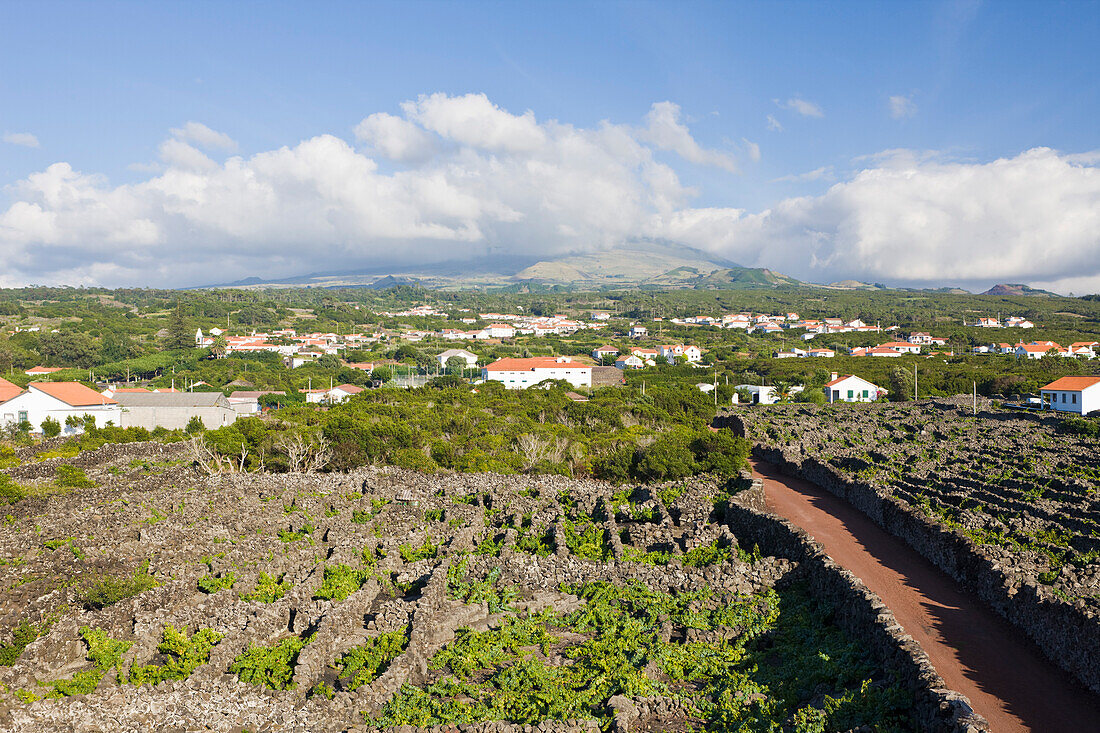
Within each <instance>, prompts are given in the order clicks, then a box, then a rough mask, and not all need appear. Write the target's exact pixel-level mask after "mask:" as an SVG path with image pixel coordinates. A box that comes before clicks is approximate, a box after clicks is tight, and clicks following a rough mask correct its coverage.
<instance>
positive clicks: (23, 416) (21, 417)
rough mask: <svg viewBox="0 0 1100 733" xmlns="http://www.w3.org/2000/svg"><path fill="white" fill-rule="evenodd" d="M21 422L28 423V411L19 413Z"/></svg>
mask: <svg viewBox="0 0 1100 733" xmlns="http://www.w3.org/2000/svg"><path fill="white" fill-rule="evenodd" d="M19 422H27V411H26V410H20V411H19Z"/></svg>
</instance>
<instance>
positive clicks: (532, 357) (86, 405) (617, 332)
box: [0, 305, 1100, 435]
mask: <svg viewBox="0 0 1100 733" xmlns="http://www.w3.org/2000/svg"><path fill="white" fill-rule="evenodd" d="M376 315H377V316H378V317H380V318H390V319H411V318H420V319H434V320H436V321H443V322H446V321H452V320H457V321H459V322H460V323H461V324H462V326H463V327H462V328H451V327H447V326H441V327H439V328H436V329H433V330H417V329H397V330H395V329H387V328H382V327H380V326H374V327H371V326H367V327H365V328H359V329H351V330H350V332H348V333H337V332H316V331H310V332H300V331H298V330H295V329H290V328H278V329H272V330H267V331H257V330H248V332H247V333H241V329H239V328H238V329H236V332H231V331H230V330H229V329H222V328H220V327H211V328H208V329H207V330H206V331H204V330H203V329H202V328H199V329H197V330H196V332H195V336H194V346H195V347H196V348H197V349H205V350H207V351H208V352H209V354H210V357H211V358H214V359H228V358H232V357H234V356H238V355H248V354H263V353H269V354H274V355H276V356H277V357H278V358H279V359H280V360H281V363H282V365H283V367H284V368H285V369H288V370H297V369H299V368H301V367H304V366H309V365H315V364H330V365H331V364H335V365H337V366H339V367H341V368H345V369H350V370H355V371H357V372H361V373H366V374H367V375H369V377H366V378H365V380H364V379H359V380H354V381H355V382H356V383H336V381H335V380H333V379H332V378H330V379H329V384H327V385H322V384H317V385H316V386H314V384H313V380H312V378H310V379H309V380H308V384H307V386H306V388H305V389H304V390H298V392H299V393H300V394H299V397H300V398H302V399H303V400H304V402H305V403H306V404H315V405H318V406H325V405H333V404H339V403H341V402H344V401H346V400H348V399H349V398H351V397H354V396H355V395H357V394H359V393H361V392H362V391H363V390H364V389H369V388H372V387H379V386H383V385H384V384H390V385H391V386H403V387H409V386H420V385H422V384H424V383H426V381H427V380H428V378H429V377H430V374H431V373H432V372H434V373H435V374H443V373H451V374H453V373H458V374H460V375H461V376H462V377H464V378H465V377H469V378H470V379H471V380H472V382H473V383H474V384H475V385H476V384H477V383H481V382H499V383H501V384H502V385H503V386H504V387H505V388H506V389H526V388H529V387H533V386H536V385H539V384H542V383H544V382H546V381H547V380H562V381H563V382H566V383H568V384H569V385H571V386H572V387H574V388H577V389H583V390H591V389H595V388H599V387H610V386H617V385H621V384H625V383H626V381H627V379H626V376H625V375H626V373H627V372H631V371H640V370H647V369H648V370H658V371H659V370H660V369H661V368H662V367H673V366H684V367H690V368H695V369H697V370H701V371H703V372H704V373H705V372H706V371H707V370H711V371H715V370H714V369H713V367H714V366H715V361H714V359H713V358H712V357H713V353H711V354H710V355H708V352H713V350H714V349H715V348H716V347H719V346H720V345H721V344H722V343H723V341H724V340H723V338H722V337H721V336H720V335H717V334H715V333H714V332H716V331H717V332H718V333H721V332H723V331H728V330H736V331H738V332H741V333H743V334H745V335H746V336H754V337H762V338H765V339H766V338H768V337H776V336H780V335H783V336H793V337H794V338H795V339H796V343H797V342H802V343H804V344H806V346H807V347H808V348H799V347H797V346H793V345H792V346H789V347H786V348H783V349H780V350H775V351H772V352H770V357H771V358H772V359H776V360H781V359H823V358H825V359H833V358H835V357H837V356H838V353H843V354H844V355H845V356H847V357H868V358H894V359H897V358H901V357H904V356H918V357H922V358H925V359H934V358H945V357H954V356H955V355H956V351H955V350H953V349H952V348H950V346H949V340H948V339H947V338H945V337H940V336H937V335H934V334H933V333H930V332H928V331H917V330H914V331H911V332H909V333H902V332H901V331H900V329H899V327H898V326H896V325H889V326H882V325H881V324H878V323H876V324H873V325H872V324H870V323H868V322H866V321H864V320H862V319H859V318H855V319H847V320H846V319H842V318H839V317H825V318H819V319H804V318H802V317H800V316H799V314H798V313H794V312H787V313H781V314H764V313H751V312H741V313H728V314H725V315H722V316H708V315H698V316H688V317H681V318H669V319H668V320H667V321H666V320H665V319H663V318H659V317H655V318H653V319H652V320H651V321H644V322H639V321H637V320H630V319H624V318H621V317H619V316H617V315H616V314H613V313H610V312H607V311H600V310H592V311H589V312H587V313H586V316H587V317H577V316H572V317H570V316H566V315H538V316H536V315H533V314H523V313H500V312H474V311H472V310H470V309H465V308H462V309H458V310H453V311H451V312H450V313H448V312H447V311H444V310H440V309H438V308H436V307H432V306H429V305H421V306H416V307H412V308H408V309H404V310H387V311H380V312H379V313H377V314H376ZM963 326H965V327H967V328H974V329H991V328H1000V329H1024V330H1026V329H1032V328H1035V324H1034V323H1033V322H1032V321H1031V320H1028V319H1025V318H1022V317H1018V316H1010V317H1006V318H1004V319H1001V318H999V317H998V318H989V317H978V318H977V319H974V320H971V321H965V320H964V322H963ZM666 327H667V328H668V329H669V330H670V331H671V330H677V331H678V332H681V333H684V332H688V333H690V330H691V329H704V330H705V331H707V332H708V338H707V339H706V343H707V344H708V348H704V347H701V346H699V345H696V344H692V343H662V342H661V341H662V340H663V335H664V331H665V329H666ZM31 329H34V330H38V327H37V326H32V327H23V328H20V327H18V326H17V327H16V329H15V332H19V331H21V330H22V331H27V330H31ZM13 333H14V332H13ZM578 333H590V334H591V336H589V337H588V338H593V337H597V338H604V339H606V340H607V341H608V343H603V344H601V345H599V346H596V347H594V348H592V349H591V350H590V351H589V352H588V353H587V354H553V353H551V354H549V355H536V354H527V353H523V354H520V355H516V356H511V355H509V356H497V357H493V356H492V355H491V354H492V353H494V352H492V351H487V350H486V348H492V347H496V346H501V345H507V346H510V347H522V346H523V344H524V343H525V342H527V341H531V342H532V343H535V340H538V339H546V338H547V337H551V338H553V337H572V336H575V335H577V334H578ZM880 333H881V334H888V335H889V336H890V340H886V341H883V342H881V343H878V344H877V345H870V346H849V347H847V348H844V349H842V350H840V349H838V348H830V347H826V346H817V347H812V342H813V341H814V340H817V339H825V338H828V337H835V336H838V335H840V334H855V335H863V334H880ZM447 342H467V343H468V344H469V348H459V347H447V348H439V347H438V346H437V347H435V348H434V349H433V348H432V345H434V344H439V345H440V346H446V344H447ZM616 342H617V343H616ZM402 343H404V344H418V345H420V346H421V347H422V348H426V349H428V350H430V351H434V353H433V354H432V357H431V358H432V363H433V365H434V366H433V367H432V368H426V367H424V366H423V365H420V366H418V367H416V368H413V369H410V368H407V367H406V369H405V372H406V375H405V377H404V379H403V380H400V381H399V380H397V379H394V378H393V376H392V371H393V370H394V369H398V370H400V368H401V367H402V365H401V364H400V363H399V362H397V361H396V360H394V359H385V358H380V359H373V360H370V361H358V360H351V359H348V358H346V356H347V355H348V354H352V353H364V352H363V350H364V349H372V348H373V349H377V348H379V347H380V346H383V345H384V346H389V347H392V346H393V345H399V344H402ZM471 349H473V350H471ZM523 350H524V352H527V351H529V349H527V348H524V349H523ZM969 353H970V354H971V355H989V356H1001V357H1010V358H1013V359H1016V360H1041V359H1043V358H1048V357H1061V358H1073V359H1084V360H1091V359H1095V358H1096V357H1097V356H1098V353H1100V343H1098V342H1096V341H1077V342H1074V343H1071V344H1069V345H1068V346H1061V345H1060V344H1058V343H1056V342H1054V341H1050V340H1034V341H1030V342H1027V343H1025V342H1024V341H1023V340H1022V339H1014V342H1010V341H1002V342H991V343H989V344H984V343H979V344H978V345H975V346H972V347H971V348H970V349H969ZM765 355H766V354H765ZM387 370H389V372H391V374H390V376H389V378H387V376H386V373H387ZM58 372H65V368H64V367H58V366H41V365H40V366H35V367H32V368H29V369H26V370H25V372H24V374H25V375H26V376H28V377H30V378H31V379H32V380H33V381H30V382H29V383H27V384H26V385H25V388H23V387H19V386H17V385H16V384H14V383H12V382H10V381H6V380H4V381H0V424H3V425H24V426H25V425H28V424H29V425H30V428H29V429H30V430H31V431H33V432H35V433H39V432H43V431H44V430H49V431H51V432H52V431H53V429H54V428H52V426H53V425H58V426H60V431H59V432H60V433H61V434H66V435H67V434H73V433H77V432H79V431H81V430H82V429H83V426H84V424H85V422H86V421H88V420H94V421H95V424H97V425H108V424H109V425H117V426H120V427H140V428H145V429H148V430H152V429H155V428H158V427H159V428H163V429H168V430H181V429H185V428H187V427H188V426H191V427H198V426H201V427H202V428H203V429H217V428H219V427H223V426H225V425H228V424H230V423H232V422H234V421H235V420H237V419H238V418H241V417H249V416H255V415H259V414H262V412H263V411H264V409H265V405H270V400H271V399H273V398H274V399H278V398H279V397H285V396H286V394H287V391H286V390H265V389H253V388H252V387H253V385H252V384H251V383H249V382H247V381H244V380H237V381H235V382H232V383H230V384H227V385H211V384H208V383H206V382H203V381H196V380H192V381H190V382H188V383H183V382H182V381H181V383H180V384H176V383H175V381H174V380H172V381H171V382H170V384H169V386H153V385H150V384H133V383H121V384H120V383H102V382H96V383H95V387H96V388H93V387H92V386H89V384H92V383H91V382H88V383H85V382H83V381H52V380H54V379H57V378H58V377H59V376H61V375H59V374H58ZM412 372H416V373H415V374H413V373H412ZM715 374H716V371H715ZM89 376H93V375H92V374H91V373H90V374H89ZM1068 378H1069V379H1071V380H1075V381H1073V382H1072V384H1071V383H1069V382H1064V381H1062V380H1055V381H1052V382H1050V383H1048V384H1046V385H1045V386H1043V387H1042V389H1041V390H1039V393H1038V394H1037V395H1036V396H1035V397H1032V398H1031V403H1032V405H1033V406H1038V407H1043V408H1049V409H1053V410H1057V411H1069V412H1077V413H1081V414H1087V413H1088V412H1090V411H1092V410H1094V409H1097V408H1098V407H1100V405H1098V404H1097V402H1096V401H1097V400H1098V399H1100V397H1097V396H1096V395H1097V394H1100V387H1098V383H1100V378H1096V377H1068ZM726 381H727V382H728V377H727V378H726ZM694 384H695V385H696V386H697V387H698V388H699V389H700V390H701V391H704V392H707V393H710V392H715V398H717V386H718V385H717V379H716V378H714V379H706V378H704V379H696V380H694ZM1067 385H1068V386H1067ZM732 386H733V388H734V390H735V391H734V392H733V394H732V395H731V397H730V401H732V402H734V403H737V402H738V401H747V402H749V403H751V404H759V405H768V404H774V403H776V402H783V401H789V400H794V399H809V398H811V397H812V394H811V393H810V392H805V393H804V390H805V389H806V388H805V387H804V386H802V385H798V384H790V385H778V386H777V385H770V384H767V383H747V382H741V383H735V384H733V385H732ZM1070 387H1073V388H1072V389H1071V388H1070ZM814 390H815V392H816V393H820V394H821V397H823V401H824V402H873V401H876V400H880V399H886V398H888V397H889V396H890V390H889V389H887V388H885V387H883V386H881V385H878V384H875V383H873V382H872V381H870V380H869V379H867V378H865V376H860V375H858V374H839V373H838V372H837V371H832V372H831V373H830V375H829V378H828V379H827V380H826V381H825V383H824V385H823V386H822V387H821V388H814ZM800 393H803V394H802V396H801V397H799V395H800ZM813 399H814V400H815V401H816V400H817V399H818V398H816V397H814V398H813ZM44 424H45V426H47V427H44Z"/></svg>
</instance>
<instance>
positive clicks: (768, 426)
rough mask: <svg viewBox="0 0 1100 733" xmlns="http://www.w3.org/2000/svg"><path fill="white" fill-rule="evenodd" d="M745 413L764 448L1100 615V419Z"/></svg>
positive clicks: (871, 409) (851, 411)
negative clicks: (824, 471)
mask: <svg viewBox="0 0 1100 733" xmlns="http://www.w3.org/2000/svg"><path fill="white" fill-rule="evenodd" d="M965 402H966V404H963V403H962V401H959V402H957V403H956V402H951V401H947V400H940V401H928V402H922V403H917V404H875V405H866V406H859V407H852V406H848V405H838V406H829V407H823V408H815V407H808V406H789V407H782V406H777V407H774V408H769V409H768V410H766V411H765V410H760V411H754V412H744V413H741V417H742V418H743V419H744V424H745V426H746V433H747V437H749V438H750V439H752V440H753V441H755V442H756V443H758V444H759V445H761V446H764V447H766V448H769V449H775V450H778V451H782V452H784V453H785V454H789V455H792V456H794V455H797V456H799V460H805V459H807V458H812V459H816V460H818V461H820V462H821V463H823V464H825V465H826V466H828V467H829V468H830V469H832V470H833V471H835V472H836V473H837V474H838V475H839V476H841V477H844V478H847V479H849V480H854V481H858V482H861V483H864V484H866V485H868V486H871V487H872V488H874V489H875V490H877V491H882V492H885V493H886V494H888V495H890V496H893V497H894V498H896V499H898V500H900V501H902V502H904V504H906V505H907V506H909V507H911V508H912V509H914V510H916V511H918V512H920V513H922V514H923V515H925V516H927V517H929V518H931V519H933V520H934V521H936V522H938V523H939V524H940V525H941V526H942V527H944V528H946V529H948V530H949V531H952V532H956V533H958V534H960V535H962V536H964V537H966V538H969V539H970V540H971V541H972V542H974V543H975V544H976V545H978V546H980V547H981V548H982V550H983V552H985V553H987V554H988V555H989V556H990V557H992V558H994V559H995V561H996V562H997V564H998V565H999V566H1002V567H1004V568H1005V569H1006V571H1007V572H1009V573H1011V574H1012V575H1013V577H1015V578H1017V579H1019V580H1025V579H1026V580H1032V581H1037V582H1038V584H1039V587H1040V588H1041V589H1043V590H1042V592H1043V593H1045V595H1046V596H1048V597H1050V598H1051V599H1056V600H1059V601H1062V602H1065V603H1068V604H1073V605H1074V606H1076V607H1078V608H1080V609H1082V610H1084V611H1085V612H1087V613H1091V614H1095V613H1097V612H1100V441H1098V438H1097V435H1096V429H1095V428H1096V424H1097V423H1096V421H1095V420H1094V419H1088V420H1083V419H1080V418H1068V419H1063V418H1060V417H1055V416H1050V415H1046V416H1043V415H1036V414H1026V413H1020V412H1010V411H1007V410H1001V409H998V408H996V407H995V406H994V405H993V404H992V403H990V402H988V401H984V400H983V401H982V404H981V409H980V410H979V411H978V412H977V414H972V410H971V406H970V404H969V402H970V401H969V400H966V401H965Z"/></svg>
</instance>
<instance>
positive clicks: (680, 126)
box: [639, 102, 760, 173]
mask: <svg viewBox="0 0 1100 733" xmlns="http://www.w3.org/2000/svg"><path fill="white" fill-rule="evenodd" d="M645 121H646V126H645V128H643V129H642V130H641V131H640V134H639V137H640V138H641V139H642V140H644V141H646V142H649V143H652V144H653V145H655V146H656V147H658V148H660V149H661V150H671V151H672V152H674V153H676V154H677V155H679V156H680V157H681V158H683V159H684V160H687V161H690V162H692V163H697V164H699V165H710V166H714V167H716V168H722V169H724V170H727V171H730V172H731V173H735V172H736V171H737V162H736V161H735V160H734V159H733V157H732V156H730V155H728V154H726V153H723V152H720V151H717V150H707V149H706V148H704V147H702V146H701V145H699V143H697V142H696V141H695V138H694V137H692V136H691V131H689V130H688V128H687V125H685V124H684V123H682V122H681V121H680V106H679V105H677V104H674V103H672V102H658V103H657V104H654V105H653V107H652V108H651V109H650V110H649V113H648V114H646V116H645ZM752 149H753V148H752V147H751V143H750V155H751V154H752ZM756 153H757V155H758V156H759V153H760V150H759V148H757V149H756Z"/></svg>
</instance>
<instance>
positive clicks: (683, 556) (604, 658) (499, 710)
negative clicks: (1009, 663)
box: [0, 444, 920, 733]
mask: <svg viewBox="0 0 1100 733" xmlns="http://www.w3.org/2000/svg"><path fill="white" fill-rule="evenodd" d="M109 448H111V449H112V450H107V449H104V450H103V451H99V452H96V451H93V452H90V453H85V454H82V455H81V459H82V467H81V469H80V470H81V472H82V476H83V477H84V479H85V483H84V484H83V485H82V486H80V487H69V488H66V489H64V490H62V489H60V488H54V489H51V490H50V491H48V492H47V491H37V492H35V491H24V492H23V493H20V494H18V496H22V497H24V498H22V499H21V500H19V501H15V502H14V503H12V504H10V505H9V506H8V508H7V512H9V514H8V518H7V520H6V521H5V522H3V523H2V524H0V588H2V589H3V590H2V591H0V628H3V629H4V631H3V632H2V633H0V642H2V647H0V664H2V665H3V666H0V682H2V683H3V687H2V688H0V690H2V692H0V727H2V728H4V729H8V730H70V729H74V728H81V727H85V726H93V727H94V726H96V725H99V724H101V721H103V720H105V719H110V720H112V721H114V723H113V729H115V730H135V731H137V730H148V729H150V728H151V727H171V726H173V725H175V726H180V727H183V726H184V725H185V724H186V723H187V722H188V721H195V720H202V721H204V723H205V724H206V725H207V726H208V727H209V728H210V729H213V730H226V731H229V730H241V729H247V730H261V729H268V728H270V727H271V726H273V725H276V724H277V725H279V726H281V728H280V729H281V730H302V731H305V730H309V731H318V730H319V731H329V730H331V731H337V730H347V729H351V728H354V729H364V730H365V729H375V728H391V727H395V726H408V725H412V726H417V727H430V726H453V725H456V724H464V723H468V724H478V726H479V727H482V726H494V725H501V724H505V723H507V724H511V725H517V726H523V725H536V724H542V723H544V722H549V723H551V724H553V725H555V726H558V728H556V729H558V730H566V729H569V730H578V731H579V730H590V729H591V730H595V729H597V728H598V729H604V730H609V729H615V730H621V731H626V730H632V731H648V730H654V731H656V730H670V731H686V730H689V729H691V730H701V729H714V730H741V731H780V730H784V731H803V732H805V733H809V732H810V731H832V730H838V731H848V730H855V729H861V726H869V727H868V728H865V729H868V730H869V729H873V730H880V731H903V730H917V729H919V727H920V726H918V724H917V722H916V717H915V714H914V708H913V706H914V697H913V692H912V691H911V690H910V689H909V688H907V687H906V686H905V685H904V684H902V683H901V682H900V681H899V680H898V679H895V677H894V676H893V673H887V672H886V671H885V670H884V668H883V667H881V666H880V664H879V663H878V662H877V661H876V660H875V659H874V658H873V657H872V656H871V655H870V653H869V651H868V650H867V648H866V645H864V644H861V643H860V641H859V640H858V639H855V638H852V637H851V636H849V635H848V634H847V633H846V632H844V631H842V630H841V629H840V627H839V626H838V625H836V624H835V623H834V620H833V611H832V609H831V607H830V606H829V604H828V602H826V601H823V599H821V598H819V597H816V596H814V594H813V592H812V591H811V590H810V585H808V584H807V582H806V581H805V579H804V576H803V575H802V574H800V569H799V567H798V566H797V565H796V564H795V563H792V562H791V561H789V560H786V559H782V558H776V557H769V556H767V555H764V554H762V553H761V552H760V550H759V548H757V547H755V546H743V545H742V544H741V543H739V542H738V540H737V537H736V535H735V533H734V532H733V531H731V528H730V527H729V526H728V525H726V524H725V523H724V522H723V521H721V517H722V511H721V507H722V506H723V504H724V502H726V501H729V500H730V498H731V494H730V492H731V491H735V490H736V489H735V488H734V487H735V484H729V485H727V484H726V483H725V482H724V481H717V480H715V479H709V478H705V477H696V478H689V479H685V480H681V481H677V482H669V483H663V484H649V485H628V486H625V487H624V486H616V485H614V484H609V483H603V482H597V481H591V480H576V479H569V478H566V477H562V476H552V475H534V476H503V475H497V474H436V475H426V474H419V473H414V472H409V471H403V470H399V469H394V468H388V469H378V468H365V469H359V470H357V471H354V472H351V473H348V474H330V475H318V474H308V475H307V474H280V475H271V474H235V475H222V476H207V475H204V474H201V473H200V472H199V471H197V470H196V469H194V468H193V467H191V466H190V465H189V464H187V463H186V461H183V460H180V459H179V455H180V451H181V447H179V446H174V445H173V446H159V445H156V444H145V446H144V448H145V450H147V451H149V452H150V454H149V455H147V456H146V457H145V458H143V459H140V460H139V459H137V458H135V457H134V456H135V451H138V450H140V449H141V448H142V446H135V445H132V446H126V447H125V451H123V450H121V449H120V448H118V447H117V446H109ZM97 456H100V457H101V460H98V461H97ZM38 465H39V466H40V467H41V468H40V469H39V470H40V472H41V473H43V475H42V477H41V481H47V480H49V479H50V478H51V477H49V476H47V475H45V472H48V470H50V469H51V466H52V465H53V464H50V463H49V462H45V463H42V464H38ZM52 470H54V471H55V472H56V467H54V468H53V469H52ZM25 480H26V479H20V481H25ZM9 481H14V479H9ZM26 488H27V487H26V486H24V489H26Z"/></svg>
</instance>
